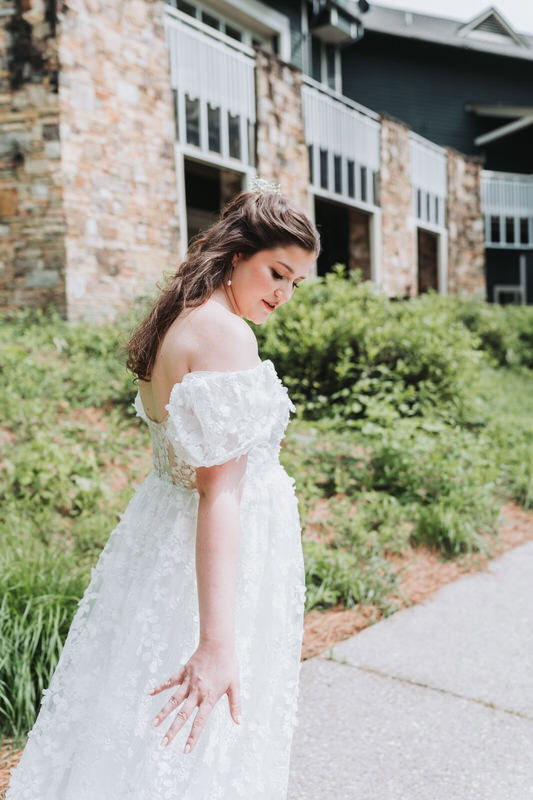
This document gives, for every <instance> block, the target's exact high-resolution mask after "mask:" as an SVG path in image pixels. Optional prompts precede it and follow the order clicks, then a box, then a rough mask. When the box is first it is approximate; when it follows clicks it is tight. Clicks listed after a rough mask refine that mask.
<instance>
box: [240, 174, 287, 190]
mask: <svg viewBox="0 0 533 800" xmlns="http://www.w3.org/2000/svg"><path fill="white" fill-rule="evenodd" d="M248 191H250V192H256V193H257V194H261V193H262V192H274V194H281V184H279V183H273V182H272V181H267V180H265V178H258V177H257V176H256V177H255V178H252V180H251V181H250V184H249V187H248Z"/></svg>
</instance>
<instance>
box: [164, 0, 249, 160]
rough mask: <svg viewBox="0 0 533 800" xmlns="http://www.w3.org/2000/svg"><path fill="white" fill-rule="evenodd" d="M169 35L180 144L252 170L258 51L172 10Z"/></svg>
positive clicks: (168, 19) (167, 14)
mask: <svg viewBox="0 0 533 800" xmlns="http://www.w3.org/2000/svg"><path fill="white" fill-rule="evenodd" d="M165 31H166V39H167V46H168V52H169V59H170V80H171V86H172V89H173V92H174V102H175V116H176V139H177V141H178V142H179V143H180V145H182V146H183V147H184V148H192V149H193V150H194V149H196V150H198V151H200V152H201V153H204V154H209V156H211V157H213V158H214V160H216V159H217V157H218V158H220V159H222V160H224V161H228V160H232V159H234V160H235V161H237V162H239V163H240V164H241V165H244V166H246V167H248V166H250V165H253V164H254V163H255V153H254V146H255V75H254V70H255V56H254V51H253V50H252V49H251V48H249V47H247V46H246V45H243V44H241V43H240V42H238V41H236V40H234V39H231V38H230V37H229V36H226V35H225V34H223V33H220V32H219V31H216V30H215V29H213V28H210V27H209V26H207V25H204V24H203V23H201V22H199V21H198V20H196V19H194V18H192V17H189V16H187V15H186V14H183V13H182V12H180V11H177V10H175V9H173V8H171V7H169V6H167V8H166V9H165Z"/></svg>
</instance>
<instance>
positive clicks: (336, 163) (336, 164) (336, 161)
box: [333, 156, 342, 194]
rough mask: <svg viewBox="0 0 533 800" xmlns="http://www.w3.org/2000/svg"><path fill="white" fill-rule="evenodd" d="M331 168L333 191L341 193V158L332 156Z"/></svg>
mask: <svg viewBox="0 0 533 800" xmlns="http://www.w3.org/2000/svg"><path fill="white" fill-rule="evenodd" d="M333 168H334V181H335V191H336V192H337V193H338V194H342V159H341V157H340V156H333Z"/></svg>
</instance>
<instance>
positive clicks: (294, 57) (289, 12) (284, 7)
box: [267, 0, 302, 69]
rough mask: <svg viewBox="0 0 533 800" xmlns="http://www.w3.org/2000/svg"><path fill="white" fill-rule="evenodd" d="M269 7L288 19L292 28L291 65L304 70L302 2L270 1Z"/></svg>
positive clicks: (292, 0)
mask: <svg viewBox="0 0 533 800" xmlns="http://www.w3.org/2000/svg"><path fill="white" fill-rule="evenodd" d="M267 5H268V6H270V8H273V9H274V10H275V11H279V12H280V13H281V14H285V16H286V17H288V19H289V25H290V28H291V63H292V64H295V66H297V67H300V69H302V10H301V9H302V6H301V3H300V0H269V2H267Z"/></svg>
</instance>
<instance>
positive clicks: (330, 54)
mask: <svg viewBox="0 0 533 800" xmlns="http://www.w3.org/2000/svg"><path fill="white" fill-rule="evenodd" d="M325 51H326V83H327V85H328V86H329V88H330V89H336V88H337V78H336V74H337V70H336V64H335V59H336V56H335V48H334V46H333V45H332V44H326V46H325Z"/></svg>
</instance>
